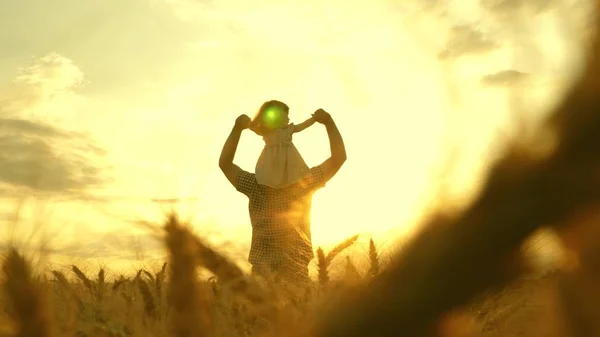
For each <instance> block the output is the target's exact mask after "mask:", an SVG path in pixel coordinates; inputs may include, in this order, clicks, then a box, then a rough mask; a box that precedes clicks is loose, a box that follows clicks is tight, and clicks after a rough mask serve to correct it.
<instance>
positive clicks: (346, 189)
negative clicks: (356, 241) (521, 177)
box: [0, 0, 591, 260]
mask: <svg viewBox="0 0 600 337" xmlns="http://www.w3.org/2000/svg"><path fill="white" fill-rule="evenodd" d="M526 3H527V5H523V4H521V1H511V0H496V1H493V0H463V1H436V0H429V1H409V0H395V1H394V0H372V1H355V2H351V1H341V0H334V1H327V2H325V1H318V0H307V1H302V2H299V1H280V0H258V1H252V2H249V1H246V2H243V1H238V0H222V1H202V0H128V1H121V0H109V1H106V0H87V1H80V0H54V1H45V0H5V1H2V4H0V46H1V48H0V59H1V61H2V62H0V224H1V226H2V227H5V228H6V229H7V230H6V235H4V233H2V234H1V235H0V236H5V237H6V238H7V239H11V238H12V239H14V240H18V241H24V240H25V239H26V238H27V237H28V235H29V234H31V233H32V232H33V231H34V230H35V228H37V227H41V228H43V230H42V232H43V233H46V236H45V237H46V238H50V239H51V241H50V244H51V245H52V246H53V248H54V249H55V250H56V251H57V252H60V253H61V254H64V255H67V256H73V257H76V258H85V257H95V258H99V259H106V260H110V259H121V260H135V259H136V254H135V253H134V252H133V251H134V250H135V247H136V245H141V246H143V247H146V252H147V253H148V252H153V251H154V249H156V248H157V247H158V246H157V245H156V244H154V243H152V242H151V241H150V239H149V236H148V235H147V234H145V232H144V231H143V230H142V229H141V228H140V227H139V226H135V225H133V224H132V223H131V221H135V220H149V221H158V220H159V219H160V217H161V215H162V211H161V206H160V205H159V204H158V203H155V202H152V199H153V198H155V199H168V198H181V199H182V202H181V203H180V204H179V206H177V209H178V210H179V211H181V212H182V214H183V215H184V216H186V217H189V218H190V219H192V220H193V223H194V224H195V228H196V230H197V231H198V232H199V233H203V234H204V235H207V236H209V238H210V239H211V240H212V241H213V242H220V244H223V242H228V243H230V244H231V246H227V247H234V248H231V250H230V251H231V254H233V255H235V256H238V257H240V258H244V257H245V256H246V254H247V247H248V245H249V240H250V225H249V218H248V213H247V199H246V197H245V196H243V195H242V194H240V193H238V192H236V191H235V190H234V188H233V187H232V186H230V185H229V183H228V181H227V180H226V179H225V177H224V176H223V175H222V173H221V172H220V170H219V168H218V165H217V162H218V156H219V153H220V150H221V146H222V144H223V142H224V141H225V139H226V137H227V135H228V132H229V131H230V129H231V126H232V125H233V121H234V120H235V118H236V117H237V116H238V115H240V114H242V113H245V114H248V115H251V116H252V115H253V114H254V113H255V111H256V110H257V109H258V107H259V106H260V104H261V103H262V102H263V101H265V100H269V99H279V100H282V101H284V102H286V103H288V105H289V106H290V107H291V111H290V118H291V120H292V121H293V122H296V123H299V122H302V121H303V120H305V119H306V118H308V117H309V116H310V114H311V113H312V112H313V111H314V110H316V109H317V108H324V109H325V110H327V111H329V112H330V113H331V114H332V116H333V117H334V119H335V120H336V122H337V124H338V127H339V129H340V131H341V133H342V136H343V137H344V140H345V143H346V147H347V153H348V161H347V162H346V164H345V165H344V167H343V168H342V170H341V171H340V172H339V174H338V175H337V176H336V177H334V178H333V179H332V180H331V181H330V183H329V184H328V185H327V186H326V187H325V188H324V189H323V190H321V191H319V192H318V193H317V194H316V195H315V198H314V202H313V216H312V219H313V224H312V228H313V242H314V244H315V246H317V245H324V246H328V245H331V244H333V243H336V242H339V241H340V240H342V239H344V238H346V237H348V236H350V235H353V234H358V233H363V234H365V236H363V239H364V240H368V239H369V238H370V236H371V235H372V236H373V237H374V238H375V239H376V240H378V241H379V242H380V243H382V244H383V243H386V242H389V241H391V240H393V239H394V238H397V237H401V236H402V235H405V234H407V233H410V231H411V229H414V226H415V224H416V223H417V221H418V219H419V218H420V217H422V216H423V214H424V212H425V210H427V209H428V207H429V208H430V207H432V206H435V205H436V204H437V203H440V202H442V199H440V194H439V193H438V192H439V191H440V186H441V184H442V182H443V183H444V184H446V185H447V186H449V194H448V196H449V197H450V199H452V200H458V201H456V202H457V203H460V202H464V201H465V200H468V197H470V196H471V195H472V193H473V192H474V191H476V188H477V183H478V181H480V179H481V177H482V174H483V173H484V170H485V167H486V165H487V164H489V162H490V160H491V158H493V157H494V156H496V155H498V153H499V152H498V149H499V147H498V145H502V142H505V141H506V140H508V139H510V138H511V137H514V135H515V128H514V121H515V110H518V111H519V112H520V116H521V117H523V118H524V119H525V120H526V121H528V122H529V123H534V122H535V120H536V119H537V118H538V117H539V116H543V113H544V112H545V111H547V110H548V108H550V107H551V106H552V104H553V103H554V102H555V101H556V100H557V99H559V98H560V94H561V93H562V92H563V91H564V89H565V87H566V86H567V85H568V84H569V82H570V81H572V80H573V79H574V78H575V77H576V74H577V71H578V70H579V69H580V67H581V58H582V55H583V54H582V53H583V51H584V48H583V45H582V43H581V41H580V40H581V38H582V36H583V35H582V34H583V32H584V31H585V30H586V29H587V28H589V26H587V22H589V17H590V15H589V14H590V13H591V12H590V4H589V1H587V0H570V1H568V0H549V1H543V0H536V1H528V2H526ZM295 144H296V146H297V147H298V148H299V150H300V152H301V153H302V155H303V156H304V158H305V160H306V161H307V163H308V164H309V165H310V166H313V165H317V164H320V163H321V162H322V161H323V160H325V159H326V158H327V156H328V155H329V145H328V143H327V136H326V133H325V130H324V128H323V127H322V126H321V125H318V124H316V125H315V126H313V127H311V128H309V129H308V130H306V131H304V132H302V133H300V134H297V135H296V136H295ZM261 148H262V140H261V139H260V138H258V137H257V136H256V135H254V134H251V133H250V132H245V133H244V134H243V136H242V140H241V143H240V146H239V149H238V154H237V156H236V159H235V162H236V163H237V164H238V165H240V166H241V167H242V168H244V169H246V170H248V171H252V170H253V169H254V165H255V161H256V159H257V158H258V155H259V153H260V151H261ZM451 154H453V155H452V156H451ZM448 158H453V159H454V161H453V163H454V165H453V166H452V167H453V171H452V172H453V174H451V175H449V176H447V177H446V178H445V180H443V181H442V180H441V179H440V172H441V171H443V170H444V169H445V168H448V167H449V166H448V165H446V162H447V160H446V159H448ZM443 202H444V203H446V202H448V201H447V199H443ZM163 208H164V207H163ZM17 212H18V213H19V214H20V217H19V218H20V220H19V221H18V222H17V221H16V220H15V214H16V213H17ZM36 233H38V232H36ZM236 254H237V255H236Z"/></svg>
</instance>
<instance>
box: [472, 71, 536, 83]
mask: <svg viewBox="0 0 600 337" xmlns="http://www.w3.org/2000/svg"><path fill="white" fill-rule="evenodd" d="M528 76H529V74H527V73H523V72H520V71H517V70H513V69H511V70H503V71H499V72H497V73H494V74H488V75H485V76H483V77H482V78H481V83H482V84H483V85H486V86H504V85H515V84H519V83H521V82H522V81H523V80H524V79H526V78H527V77H528Z"/></svg>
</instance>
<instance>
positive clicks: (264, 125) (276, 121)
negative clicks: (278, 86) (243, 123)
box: [252, 100, 290, 134]
mask: <svg viewBox="0 0 600 337" xmlns="http://www.w3.org/2000/svg"><path fill="white" fill-rule="evenodd" d="M289 111H290V108H289V107H288V106H287V105H286V104H285V103H283V102H281V101H277V100H271V101H267V102H265V103H263V105H262V106H261V107H260V109H259V110H258V113H257V114H256V116H254V118H253V119H252V125H253V128H254V130H256V131H257V133H259V134H264V133H267V132H269V131H271V130H275V129H279V128H282V127H284V126H286V125H287V124H288V123H289V122H290V119H289V116H288V114H289Z"/></svg>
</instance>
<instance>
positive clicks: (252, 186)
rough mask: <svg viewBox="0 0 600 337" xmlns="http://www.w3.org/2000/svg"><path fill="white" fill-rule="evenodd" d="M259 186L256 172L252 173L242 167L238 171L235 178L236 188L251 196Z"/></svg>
mask: <svg viewBox="0 0 600 337" xmlns="http://www.w3.org/2000/svg"><path fill="white" fill-rule="evenodd" d="M257 188H258V183H257V182H256V175H255V174H254V173H250V172H248V171H244V170H242V169H240V170H239V171H238V172H237V175H236V179H235V189H236V190H238V191H239V192H241V193H243V194H245V195H247V196H248V197H250V196H252V194H253V193H254V192H255V191H256V190H257Z"/></svg>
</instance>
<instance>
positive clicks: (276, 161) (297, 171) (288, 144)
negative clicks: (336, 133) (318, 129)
mask: <svg viewBox="0 0 600 337" xmlns="http://www.w3.org/2000/svg"><path fill="white" fill-rule="evenodd" d="M288 114H289V107H288V106H287V105H286V104H285V103H283V102H280V101H275V100H273V101H268V102H265V103H264V104H263V105H262V106H261V107H260V109H259V111H258V113H257V114H256V116H255V117H254V118H253V119H252V122H251V123H250V130H252V131H254V132H255V133H256V134H257V135H259V136H262V137H263V140H264V141H265V147H264V148H263V151H262V153H261V154H260V157H259V158H258V162H257V163H256V170H255V176H256V181H257V182H258V183H259V184H261V185H265V186H269V187H272V188H284V187H287V186H290V185H292V184H294V183H295V182H297V181H298V180H300V179H301V178H303V177H304V176H305V175H306V174H307V173H308V170H309V168H308V166H307V165H306V163H305V162H304V159H302V156H301V155H300V152H298V149H296V147H295V146H294V143H292V134H294V133H296V132H300V131H302V130H304V129H306V128H308V127H309V126H311V125H313V124H314V123H315V120H314V119H313V118H312V117H311V118H309V119H307V120H306V121H304V122H302V123H300V124H298V125H295V124H293V123H290V119H289V116H288Z"/></svg>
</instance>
